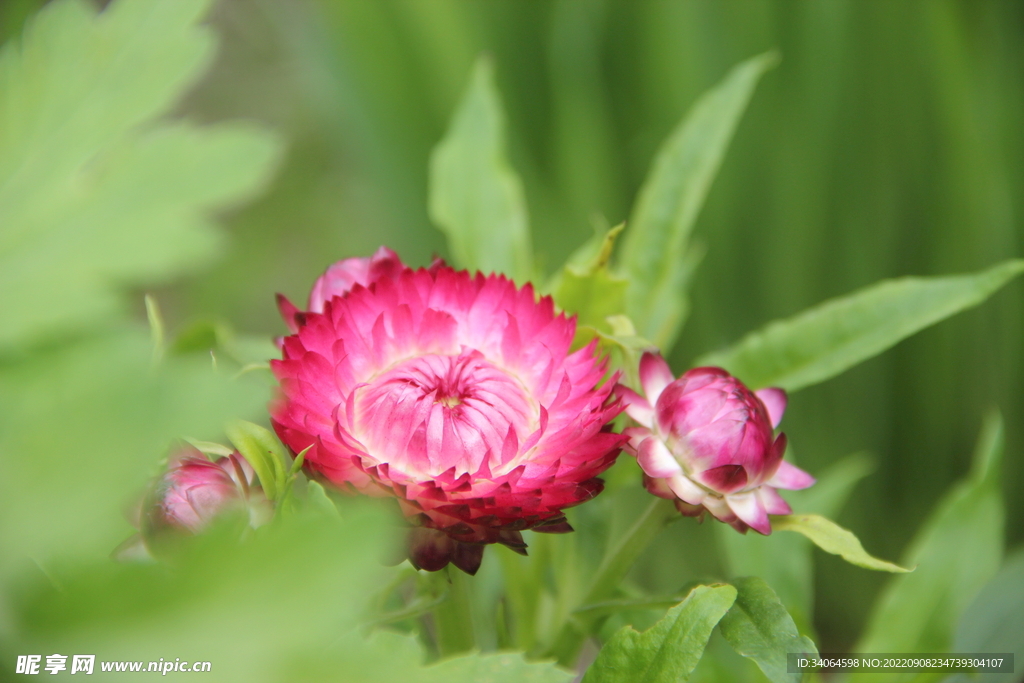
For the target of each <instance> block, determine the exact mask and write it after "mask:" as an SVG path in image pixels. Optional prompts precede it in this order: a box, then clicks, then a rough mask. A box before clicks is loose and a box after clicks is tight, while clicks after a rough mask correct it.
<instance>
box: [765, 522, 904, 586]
mask: <svg viewBox="0 0 1024 683" xmlns="http://www.w3.org/2000/svg"><path fill="white" fill-rule="evenodd" d="M772 526H773V527H774V528H775V529H776V530H777V531H796V532H797V533H801V534H803V535H804V536H806V537H807V538H809V539H811V541H813V542H814V544H815V545H817V546H818V547H819V548H821V549H822V550H824V551H825V552H826V553H831V554H833V555H839V556H840V557H842V558H843V559H844V560H846V561H847V562H849V563H850V564H855V565H857V566H858V567H864V568H865V569H876V570H878V571H880V572H895V573H906V572H912V571H914V570H913V569H906V568H904V567H900V566H899V565H896V564H893V563H892V562H886V561H885V560H880V559H878V558H877V557H872V556H871V555H869V554H868V553H867V551H866V550H864V546H862V545H861V544H860V540H859V539H858V538H857V537H856V536H854V535H853V532H852V531H850V530H848V529H844V528H843V527H841V526H839V525H838V524H836V523H835V522H833V521H832V520H830V519H827V518H825V517H822V516H821V515H779V516H773V517H772Z"/></svg>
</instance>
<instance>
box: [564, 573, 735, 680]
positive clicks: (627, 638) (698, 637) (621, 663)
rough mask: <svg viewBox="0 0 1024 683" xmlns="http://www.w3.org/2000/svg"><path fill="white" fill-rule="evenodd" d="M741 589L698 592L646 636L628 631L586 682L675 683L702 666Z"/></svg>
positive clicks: (596, 663) (605, 649) (615, 639)
mask: <svg viewBox="0 0 1024 683" xmlns="http://www.w3.org/2000/svg"><path fill="white" fill-rule="evenodd" d="M735 599H736V589H735V588H733V587H732V586H728V585H718V586H698V587H697V588H694V589H693V590H692V591H691V592H690V594H689V595H688V596H686V599H685V600H683V601H682V602H681V603H679V604H678V605H676V606H675V607H673V608H672V609H670V610H669V611H668V613H667V614H666V615H665V617H664V618H663V619H661V620H660V621H659V622H658V623H657V624H655V625H654V626H652V627H651V628H650V629H648V630H647V631H644V632H643V633H638V632H637V631H635V630H634V629H633V627H632V626H623V627H622V628H621V629H619V630H618V631H617V632H616V633H615V635H614V636H612V639H611V640H609V641H608V642H607V643H606V644H605V646H604V647H603V648H601V653H600V654H599V655H598V656H597V659H596V660H595V661H594V663H593V664H591V665H590V668H589V669H588V670H587V673H586V675H585V676H584V677H583V680H584V682H585V683H615V682H617V681H621V682H622V683H627V682H628V683H676V682H677V681H680V680H685V679H686V677H687V676H689V675H690V672H692V671H693V669H694V668H695V667H696V666H697V662H699V661H700V657H701V654H703V652H704V648H705V646H706V645H707V643H708V638H710V637H711V631H712V630H713V629H714V628H715V626H716V625H717V624H718V622H719V620H721V619H722V617H723V616H724V615H725V613H726V612H728V611H729V608H730V607H731V606H732V604H733V601H734V600H735Z"/></svg>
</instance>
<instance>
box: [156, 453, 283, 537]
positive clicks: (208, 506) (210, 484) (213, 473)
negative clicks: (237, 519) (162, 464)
mask: <svg viewBox="0 0 1024 683" xmlns="http://www.w3.org/2000/svg"><path fill="white" fill-rule="evenodd" d="M229 510H242V511H247V512H248V513H249V519H250V524H251V525H252V526H259V525H260V524H261V523H263V522H264V521H266V520H267V519H268V518H269V516H270V512H271V510H270V503H269V501H267V499H266V497H265V496H264V495H263V491H262V489H260V488H259V487H258V486H257V485H256V475H255V473H254V472H253V469H252V467H251V466H250V465H249V463H248V462H247V461H246V459H245V458H243V457H242V456H241V454H239V453H237V452H235V453H232V454H231V455H229V456H226V457H221V458H218V459H217V460H216V461H214V462H211V461H210V460H209V459H207V457H206V456H205V455H203V454H202V453H200V452H199V451H198V450H196V449H195V448H192V447H191V446H189V447H185V448H183V449H181V450H179V451H178V452H177V453H176V454H175V455H174V456H173V457H172V458H171V462H170V464H169V467H168V469H167V471H166V472H165V473H164V475H163V476H162V477H161V478H160V479H159V480H158V482H157V484H156V486H155V487H154V489H153V491H152V493H151V495H150V497H149V499H148V502H147V504H146V506H145V508H144V509H143V513H144V517H143V530H144V531H145V532H146V533H147V535H150V536H151V535H153V534H154V533H159V532H161V531H164V530H168V529H177V530H181V531H187V532H191V533H198V532H199V531H202V529H203V528H204V527H206V526H207V525H208V524H209V523H210V522H212V521H213V520H214V519H215V518H216V517H217V516H219V515H221V514H223V513H225V512H227V511H229Z"/></svg>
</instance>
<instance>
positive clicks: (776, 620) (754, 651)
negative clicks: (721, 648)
mask: <svg viewBox="0 0 1024 683" xmlns="http://www.w3.org/2000/svg"><path fill="white" fill-rule="evenodd" d="M732 585H733V586H734V587H735V588H736V602H735V603H734V604H733V606H732V607H731V608H730V609H729V611H728V612H727V613H726V614H725V616H724V617H722V621H721V623H720V624H719V628H720V629H721V630H722V635H723V636H725V639H726V640H727V641H729V644H730V645H732V647H733V649H735V650H736V652H738V653H739V654H741V655H743V656H744V657H749V658H750V659H752V660H753V661H754V662H756V663H757V666H758V667H760V669H761V671H763V672H764V675H765V676H767V677H768V679H769V680H770V681H772V683H800V679H801V674H791V673H788V672H787V669H788V665H787V662H786V655H787V653H790V652H802V653H808V654H811V655H814V654H817V652H818V650H817V648H816V647H815V646H814V643H813V642H811V639H810V638H808V637H807V636H801V635H800V633H799V631H797V628H796V624H795V623H793V618H792V617H791V616H789V612H787V611H786V608H785V607H784V606H783V604H782V603H781V602H780V601H779V598H778V596H777V595H775V591H773V590H772V589H771V588H770V587H769V586H768V584H767V583H765V582H764V579H760V578H758V577H748V578H743V579H737V580H734V581H733V582H732Z"/></svg>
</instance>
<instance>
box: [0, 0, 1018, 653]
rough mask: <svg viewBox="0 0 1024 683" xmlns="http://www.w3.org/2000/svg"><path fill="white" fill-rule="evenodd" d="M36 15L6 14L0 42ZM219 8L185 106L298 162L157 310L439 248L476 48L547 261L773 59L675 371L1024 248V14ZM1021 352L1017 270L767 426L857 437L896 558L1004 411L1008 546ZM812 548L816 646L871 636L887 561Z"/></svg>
mask: <svg viewBox="0 0 1024 683" xmlns="http://www.w3.org/2000/svg"><path fill="white" fill-rule="evenodd" d="M41 4H43V3H41V2H39V1H38V0H5V1H4V2H3V3H2V4H0V34H2V37H3V38H5V39H6V38H7V37H9V36H11V35H12V34H15V33H16V32H17V31H18V30H19V29H20V25H21V22H23V21H24V19H25V17H26V16H27V15H28V14H29V13H30V12H31V11H34V9H35V8H37V7H38V6H39V5H41ZM210 23H212V24H213V25H214V27H215V28H216V30H217V32H218V33H219V34H220V36H221V39H222V45H221V50H220V53H219V56H218V58H217V60H216V62H215V64H214V66H213V68H212V70H211V71H210V72H209V73H208V74H207V76H206V77H205V78H204V79H203V81H202V82H201V83H200V84H199V85H198V86H197V87H195V88H194V89H193V91H192V92H191V93H190V94H189V96H188V97H187V98H186V99H185V100H184V101H183V102H181V103H180V105H179V107H178V112H177V113H178V114H180V115H181V116H184V117H186V118H188V119H191V120H195V121H199V122H212V121H219V120H223V119H238V118H242V119H252V120H256V121H260V122H264V123H266V124H269V125H270V126H271V127H273V128H274V129H275V130H276V131H278V132H279V133H280V134H281V135H282V136H283V137H284V138H285V140H286V142H287V145H288V151H287V155H286V158H285V161H284V163H283V164H282V166H281V168H280V170H279V172H278V174H277V176H276V179H275V180H274V182H273V184H272V186H271V187H270V189H269V190H268V192H267V193H266V194H265V195H264V196H262V198H260V199H258V200H256V201H255V202H253V203H251V204H249V205H248V206H246V207H244V208H241V209H239V210H236V211H234V212H232V213H231V214H229V215H227V216H225V217H224V223H225V224H226V226H227V227H228V230H229V231H230V236H231V241H230V247H229V249H228V250H226V251H225V253H224V256H223V258H222V259H221V260H220V261H219V262H217V264H216V265H215V266H214V267H213V268H210V269H207V270H205V271H204V272H201V273H200V274H198V275H196V276H192V277H190V278H189V279H188V280H184V281H180V282H175V283H170V284H168V285H167V286H166V287H165V288H164V289H162V290H159V291H157V296H158V298H159V299H160V301H161V303H162V305H163V306H164V308H165V312H166V314H167V317H168V319H169V325H170V327H172V328H180V327H181V326H182V325H185V324H187V323H189V322H191V321H193V320H197V319H204V318H213V319H222V320H225V321H227V322H229V323H230V324H232V325H233V326H235V327H236V328H238V329H240V330H243V331H246V332H252V333H263V334H280V333H281V332H283V330H284V328H283V325H281V323H280V322H279V319H278V316H277V314H276V311H275V308H274V303H273V294H274V293H275V292H283V293H285V294H287V295H289V296H290V297H292V298H293V299H294V300H296V301H302V300H303V299H304V297H305V294H306V292H308V288H309V286H310V285H311V283H312V282H313V280H314V279H315V278H316V277H317V276H318V275H319V273H320V272H322V270H323V268H324V267H325V266H326V265H328V264H329V263H331V262H333V261H335V260H337V259H339V258H342V257H346V256H352V255H366V254H369V253H371V252H372V251H373V250H375V249H376V248H377V246H379V245H380V244H387V245H389V246H392V247H394V248H396V249H397V250H399V252H400V253H401V255H402V256H403V258H404V259H405V260H406V261H407V262H409V263H412V264H415V265H420V264H425V263H427V262H428V261H429V259H430V258H431V256H432V255H433V254H435V253H439V254H442V255H444V254H445V244H444V240H443V237H442V235H441V233H439V232H437V231H436V230H435V229H434V228H433V227H432V226H431V224H430V222H429V220H428V218H427V212H426V205H427V160H428V156H429V153H430V150H431V148H432V147H433V145H435V144H436V143H437V141H438V140H439V139H440V138H441V136H442V135H443V133H444V130H445V128H446V125H447V122H448V119H449V117H450V115H451V112H452V110H453V108H454V106H455V103H456V101H457V98H458V96H459V94H460V92H461V90H462V88H463V87H464V85H465V83H466V81H467V78H468V76H469V73H470V69H471V66H472V63H473V61H474V59H475V58H476V56H477V55H478V54H480V53H481V52H483V51H486V52H489V53H491V54H492V55H493V58H494V63H495V66H496V73H497V79H498V84H499V87H500V88H501V91H502V93H503V96H504V100H505V106H506V110H507V113H508V118H509V135H510V154H511V157H512V161H513V164H514V165H515V167H516V169H517V170H518V172H519V173H520V174H521V175H522V177H523V179H524V181H525V185H526V194H527V200H528V202H529V209H530V213H531V216H530V218H531V223H532V230H533V240H534V244H535V245H536V247H537V250H538V253H539V254H540V255H541V258H542V263H543V264H544V267H545V268H546V270H547V271H548V272H550V271H551V270H552V269H554V268H555V267H557V266H558V265H560V264H561V262H562V261H563V260H564V259H565V257H566V256H567V255H568V254H569V252H570V251H571V250H572V249H573V248H575V247H576V246H578V245H579V244H580V243H581V242H582V241H583V240H584V239H585V238H587V237H588V236H589V235H590V234H592V225H593V223H594V221H595V220H600V219H599V218H595V217H596V216H603V219H604V220H606V221H607V222H608V223H611V224H614V223H617V222H619V221H621V220H623V219H624V218H625V217H626V215H627V213H628V210H629V207H630V206H631V204H632V201H633V198H634V196H635V193H636V190H637V188H638V187H639V185H640V183H641V182H642V180H643V177H644V174H645V173H646V171H647V169H648V166H649V164H650V161H651V157H652V155H653V154H654V151H655V150H656V148H657V146H658V145H659V143H660V142H661V141H662V140H663V139H664V138H665V136H666V135H667V134H668V132H669V131H670V130H671V128H672V127H673V126H674V124H675V123H676V122H677V121H678V120H679V119H680V118H681V116H682V115H683V114H684V113H685V112H686V111H687V109H688V108H689V106H690V105H691V104H692V103H693V101H694V99H695V97H696V96H697V95H698V94H699V93H701V92H702V91H703V90H705V89H706V88H708V87H710V86H711V85H713V84H714V83H716V82H717V81H718V80H719V79H720V78H721V77H722V76H723V75H724V73H725V72H726V71H727V70H728V69H729V68H730V67H731V66H733V65H734V64H736V63H738V62H739V61H741V60H743V59H745V58H748V57H750V56H752V55H755V54H757V53H760V52H763V51H765V50H769V49H772V48H776V49H778V50H779V51H780V52H781V55H782V62H781V65H780V66H779V67H778V68H776V69H775V70H773V71H771V72H769V73H768V74H767V75H766V76H765V78H764V79H763V80H762V82H761V84H760V85H759V86H758V89H757V92H756V94H755V96H754V99H753V101H752V102H751V105H750V107H749V109H748V110H747V113H746V114H745V116H744V118H743V120H742V122H741V124H740V127H739V129H738V131H737V134H736V137H735V139H734V140H733V143H732V146H731V148H730V150H729V152H728V154H727V156H726V160H725V163H724V165H723V167H722V169H721V172H720V173H719V176H718V178H717V179H716V180H715V183H714V186H713V187H712V190H711V194H710V196H709V197H708V201H707V203H706V205H705V208H704V209H703V211H702V214H701V216H700V217H699V219H698V223H697V229H696V235H697V238H698V239H699V240H700V241H701V242H703V243H704V244H705V246H706V247H707V256H706V258H705V260H704V262H703V264H702V265H701V267H700V269H699V271H698V273H697V276H696V279H695V281H694V284H693V310H692V314H691V317H690V319H689V321H688V323H687V326H686V328H685V329H684V331H683V335H682V337H681V340H680V342H679V344H678V345H677V347H676V348H675V350H674V351H673V352H672V355H671V360H672V364H673V367H674V368H675V369H676V370H677V371H681V370H683V369H685V368H686V367H687V365H688V363H689V362H690V360H691V359H693V358H695V357H697V356H698V355H699V354H701V353H704V352H706V351H709V350H713V349H715V348H718V347H721V346H723V345H725V344H727V343H729V342H731V341H733V340H735V339H737V338H738V337H739V336H741V335H742V334H743V333H745V332H747V331H748V330H751V329H753V328H756V327H758V326H760V325H761V324H763V323H764V322H766V321H769V320H771V319H773V318H776V317H780V316H788V315H790V314H793V313H796V312H798V311H800V310H802V309H803V308H805V307H807V306H809V305H812V304H814V303H817V302H819V301H821V300H823V299H825V298H828V297H831V296H835V295H839V294H843V293H846V292H849V291H851V290H853V289H856V288H858V287H861V286H864V285H867V284H870V283H872V282H874V281H876V280H878V279H880V278H885V277H893V276H898V275H904V274H919V275H937V274H944V273H953V272H961V271H969V270H979V269H981V268H984V267H986V266H988V265H990V264H993V263H995V262H997V261H1000V260H1003V259H1006V258H1009V257H1012V256H1020V255H1021V253H1022V249H1021V239H1022V236H1024V228H1022V222H1021V218H1020V212H1021V208H1022V207H1021V196H1022V195H1021V192H1020V188H1021V187H1022V182H1024V133H1022V126H1021V122H1022V121H1024V4H1022V3H1017V2H996V1H992V2H988V1H978V0H965V1H963V2H947V1H940V0H921V1H916V2H913V1H901V2H893V1H892V0H876V1H865V0H850V1H838V0H815V1H813V2H811V1H795V0H794V1H791V2H790V1H777V2H767V1H764V2H762V1H755V0H742V1H741V0H736V1H734V2H726V3H720V2H712V1H710V0H708V1H699V2H698V1H693V2H691V1H682V0H673V1H664V2H662V1H654V0H645V1H640V2H637V1H635V0H621V1H617V2H611V1H606V0H555V1H546V0H545V1H541V0H534V1H531V2H522V1H521V0H489V1H487V2H482V1H481V2H469V1H448V0H430V1H429V2H426V1H424V0H382V1H378V0H373V1H371V0H221V1H220V2H218V3H217V4H216V6H215V9H214V11H213V13H212V14H211V16H210ZM1022 349H1024V284H1022V283H1021V282H1015V283H1013V284H1011V285H1010V286H1008V287H1007V288H1006V289H1005V290H1004V291H1002V292H1000V293H999V294H997V295H996V296H995V297H993V300H992V301H990V302H989V303H987V304H986V305H984V306H982V307H980V308H978V309H976V310H972V311H969V312H967V313H965V314H962V315H960V316H958V317H956V318H955V319H953V320H951V321H948V322H944V323H942V324H940V325H938V326H936V327H935V328H932V329H930V330H928V331H925V332H924V333H922V334H920V335H918V336H916V337H914V338H913V339H911V340H909V341H906V342H903V343H902V344H900V345H898V346H897V347H896V348H894V349H893V350H891V351H889V352H887V353H885V354H884V355H882V356H880V357H879V358H876V359H875V360H872V361H870V362H868V363H865V364H863V365H861V366H859V367H857V368H856V369H854V370H852V371H850V372H848V373H846V374H845V375H843V376H841V377H839V378H838V379H835V380H832V381H829V382H827V383H825V384H823V385H819V386H816V387H812V388H810V389H807V390H805V391H802V392H800V393H798V394H796V395H795V396H794V397H793V398H792V401H791V404H790V409H789V412H788V413H787V415H786V421H785V423H784V425H783V427H784V429H785V431H786V432H787V433H788V434H789V436H790V441H791V443H792V444H793V446H794V449H795V452H796V455H797V458H798V459H799V461H800V463H801V464H802V465H803V466H804V467H805V468H806V469H809V470H810V471H811V472H812V473H813V472H817V471H820V470H821V469H822V468H824V467H825V466H826V465H827V464H829V463H831V462H833V461H835V460H836V459H838V458H839V457H841V456H843V455H846V454H848V453H851V452H854V451H868V452H870V453H872V454H873V456H874V458H875V462H876V465H877V471H876V472H875V473H874V474H872V475H871V476H869V477H868V478H867V479H866V480H864V481H863V482H862V483H861V484H860V485H859V486H858V488H857V490H856V491H855V493H854V496H853V497H852V499H851V502H850V503H849V504H848V505H847V506H846V508H845V509H844V511H843V513H842V514H841V515H840V516H839V519H838V521H839V522H840V523H841V524H843V525H844V526H846V527H848V528H851V529H853V530H854V531H855V532H856V533H857V534H858V535H859V536H860V538H861V539H862V540H863V541H864V544H865V546H866V547H867V548H868V549H869V550H871V551H872V552H873V553H874V554H876V555H879V556H881V557H887V558H897V557H899V555H900V552H901V550H902V549H903V548H904V547H905V545H906V543H907V541H908V540H909V538H910V537H911V535H912V533H913V532H914V530H915V529H917V528H918V527H919V525H920V524H921V522H922V520H923V519H924V518H925V516H926V515H927V513H928V511H929V510H930V509H931V508H932V506H933V505H934V504H935V502H936V500H937V499H938V498H939V496H940V495H941V494H942V492H944V491H945V490H946V489H947V488H948V486H949V485H950V484H951V483H952V482H953V481H954V480H956V479H957V478H959V477H961V476H963V475H964V473H965V472H966V471H967V468H968V463H969V457H970V451H971V448H972V444H973V443H974V440H975V438H976V435H977V432H978V429H979V426H980V423H981V416H982V414H983V413H984V411H985V410H986V409H987V408H989V407H991V406H993V405H998V406H999V407H1000V408H1001V410H1002V411H1003V415H1004V417H1005V420H1006V425H1007V454H1008V456H1009V457H1007V458H1006V459H1005V462H1004V468H1005V476H1004V485H1005V492H1006V494H1007V496H1006V500H1007V505H1008V525H1007V533H1008V535H1009V538H1008V542H1009V543H1010V545H1011V547H1012V546H1015V545H1019V544H1020V543H1021V542H1022V541H1024V497H1022V496H1020V495H1019V493H1018V492H1019V491H1020V490H1021V489H1022V488H1024V466H1022V462H1024V461H1022V459H1021V458H1020V457H1019V455H1018V454H1019V453H1020V452H1021V446H1022V429H1021V425H1024V401H1022V398H1021V396H1020V392H1019V391H1018V388H1019V387H1021V386H1022V385H1024V382H1022V380H1024V364H1022V356H1024V353H1022ZM700 538H702V539H704V540H705V541H707V540H713V538H712V537H711V536H709V535H708V534H701V535H700ZM710 551H711V550H710V549H708V548H707V547H706V546H702V545H694V546H693V548H692V549H685V550H684V551H682V552H672V553H665V554H664V557H663V558H662V559H659V557H657V556H655V557H652V558H651V559H650V561H651V562H654V563H657V562H659V561H661V562H664V563H669V562H678V561H679V557H680V556H681V555H682V556H683V558H684V561H687V560H685V557H686V555H697V554H700V553H702V552H710ZM816 561H817V565H818V570H819V571H818V572H817V574H816V598H817V599H816V615H815V620H816V625H817V628H818V631H819V636H820V643H819V647H820V649H821V651H826V652H827V651H836V650H840V649H843V648H846V647H849V646H850V645H851V644H852V642H853V640H854V639H855V638H856V636H857V634H858V633H859V632H860V631H861V629H862V625H863V621H864V619H865V618H866V613H867V610H868V609H869V607H870V605H871V603H872V598H873V596H874V595H875V593H876V592H877V590H878V588H879V586H880V585H881V582H882V581H883V580H884V579H885V577H884V576H882V575H879V574H875V573H871V572H866V571H864V570H861V569H858V568H856V567H852V566H849V565H846V564H844V563H843V562H842V561H841V560H839V559H837V558H834V557H831V556H826V555H824V554H822V553H818V554H817V556H816ZM690 566H692V567H698V568H699V567H702V566H703V565H702V563H701V560H700V558H694V559H693V560H692V563H691V565H690ZM680 571H683V570H680ZM694 571H696V570H694ZM654 573H657V572H654ZM676 573H677V574H678V571H677V572H676Z"/></svg>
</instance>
